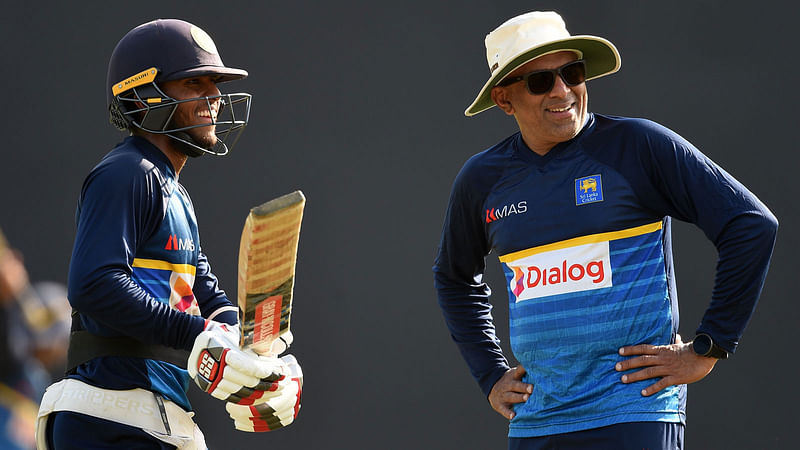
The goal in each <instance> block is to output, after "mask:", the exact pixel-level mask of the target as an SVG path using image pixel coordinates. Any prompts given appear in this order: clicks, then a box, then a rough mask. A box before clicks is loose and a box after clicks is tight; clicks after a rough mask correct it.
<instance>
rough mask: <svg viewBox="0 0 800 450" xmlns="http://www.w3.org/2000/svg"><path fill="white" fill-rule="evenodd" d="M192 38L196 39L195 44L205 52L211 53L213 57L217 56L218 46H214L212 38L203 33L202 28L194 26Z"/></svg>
mask: <svg viewBox="0 0 800 450" xmlns="http://www.w3.org/2000/svg"><path fill="white" fill-rule="evenodd" d="M191 33H192V38H194V42H195V43H196V44H197V45H198V46H199V47H200V48H202V49H203V50H205V51H207V52H208V53H211V54H212V55H216V54H217V46H216V45H214V41H213V40H212V39H211V36H209V35H208V33H206V32H205V31H203V30H202V29H201V28H200V27H197V26H195V25H192V28H191Z"/></svg>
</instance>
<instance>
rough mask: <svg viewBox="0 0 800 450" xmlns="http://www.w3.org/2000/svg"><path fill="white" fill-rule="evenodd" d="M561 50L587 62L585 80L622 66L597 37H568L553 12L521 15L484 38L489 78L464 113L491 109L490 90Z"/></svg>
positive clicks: (610, 46) (610, 47)
mask: <svg viewBox="0 0 800 450" xmlns="http://www.w3.org/2000/svg"><path fill="white" fill-rule="evenodd" d="M561 51H572V52H574V53H576V54H577V55H578V58H580V59H584V60H585V61H586V80H591V79H593V78H599V77H602V76H604V75H608V74H612V73H614V72H616V71H618V70H619V67H620V63H621V61H620V57H619V52H618V51H617V48H616V47H614V44H612V43H611V42H609V41H608V40H606V39H603V38H601V37H597V36H588V35H578V36H572V35H570V34H569V32H568V31H567V27H566V25H565V24H564V20H563V19H562V18H561V16H559V15H558V13H556V12H553V11H533V12H529V13H526V14H522V15H520V16H517V17H514V18H512V19H509V20H508V21H506V22H505V23H503V24H502V25H500V26H499V27H497V28H496V29H495V30H494V31H492V32H491V33H489V34H488V35H486V60H487V62H488V63H489V71H490V72H491V77H490V78H489V81H487V82H486V84H484V85H483V88H482V89H481V92H480V93H479V94H478V97H476V98H475V101H473V102H472V104H471V105H469V107H468V108H467V109H466V111H464V114H465V115H467V116H474V115H475V114H478V113H480V112H482V111H486V110H487V109H489V108H491V107H492V106H494V101H492V97H491V90H492V88H493V87H495V86H496V85H497V83H499V82H500V81H501V80H503V78H505V77H506V76H507V75H508V74H509V73H511V72H513V71H514V70H516V69H517V68H518V67H520V66H522V65H524V64H526V63H527V62H529V61H531V60H533V59H535V58H538V57H540V56H543V55H547V54H550V53H555V52H561Z"/></svg>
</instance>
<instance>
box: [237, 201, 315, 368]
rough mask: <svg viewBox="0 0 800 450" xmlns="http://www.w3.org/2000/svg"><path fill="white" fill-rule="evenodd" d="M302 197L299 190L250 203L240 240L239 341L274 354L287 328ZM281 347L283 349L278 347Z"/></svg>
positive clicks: (300, 220) (257, 349)
mask: <svg viewBox="0 0 800 450" xmlns="http://www.w3.org/2000/svg"><path fill="white" fill-rule="evenodd" d="M305 204H306V198H305V196H303V193H302V192H301V191H294V192H292V193H290V194H286V195H284V196H281V197H278V198H276V199H273V200H270V201H268V202H266V203H264V204H263V205H260V206H256V207H254V208H252V209H250V213H249V214H248V215H247V219H246V220H245V224H244V230H242V239H241V242H240V244H239V285H238V302H239V323H240V324H241V325H242V341H241V347H242V348H244V349H247V348H249V349H252V350H254V351H255V352H256V353H258V354H261V355H268V356H274V353H275V351H274V349H273V343H275V341H277V340H278V339H279V338H281V337H283V336H286V335H287V333H289V326H290V322H291V316H292V290H293V289H294V271H295V266H296V263H297V244H298V242H299V240H300V223H301V222H302V220H303V208H304V207H305ZM279 350H282V348H280V349H279Z"/></svg>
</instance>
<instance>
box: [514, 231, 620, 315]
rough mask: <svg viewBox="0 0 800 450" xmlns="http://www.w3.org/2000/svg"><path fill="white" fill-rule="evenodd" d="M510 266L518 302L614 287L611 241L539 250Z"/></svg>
mask: <svg viewBox="0 0 800 450" xmlns="http://www.w3.org/2000/svg"><path fill="white" fill-rule="evenodd" d="M506 265H507V266H508V268H509V269H510V270H511V275H510V278H511V279H510V280H509V282H510V285H509V291H510V292H511V293H512V294H513V295H514V296H515V297H516V301H517V302H521V301H524V300H531V299H535V298H541V297H549V296H551V295H558V294H566V293H573V292H581V291H589V290H594V289H602V288H606V287H611V286H612V283H611V258H610V256H609V251H608V241H604V242H595V243H590V244H584V245H577V246H574V247H568V248H561V249H556V250H551V251H548V252H541V253H536V254H533V255H530V256H525V257H523V258H520V259H518V260H516V261H509V262H507V263H506Z"/></svg>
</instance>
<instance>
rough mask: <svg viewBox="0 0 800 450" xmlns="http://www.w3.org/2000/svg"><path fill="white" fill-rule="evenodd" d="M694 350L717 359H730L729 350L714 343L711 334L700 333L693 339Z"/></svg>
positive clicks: (701, 354)
mask: <svg viewBox="0 0 800 450" xmlns="http://www.w3.org/2000/svg"><path fill="white" fill-rule="evenodd" d="M692 350H694V352H695V353H697V354H698V355H700V356H705V357H708V358H717V359H728V352H727V351H726V350H725V349H724V348H722V347H720V346H719V345H717V344H715V343H714V340H713V339H711V336H709V335H707V334H706V333H700V334H698V335H697V336H695V337H694V341H692Z"/></svg>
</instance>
